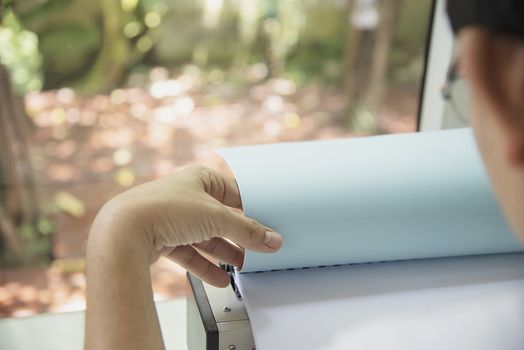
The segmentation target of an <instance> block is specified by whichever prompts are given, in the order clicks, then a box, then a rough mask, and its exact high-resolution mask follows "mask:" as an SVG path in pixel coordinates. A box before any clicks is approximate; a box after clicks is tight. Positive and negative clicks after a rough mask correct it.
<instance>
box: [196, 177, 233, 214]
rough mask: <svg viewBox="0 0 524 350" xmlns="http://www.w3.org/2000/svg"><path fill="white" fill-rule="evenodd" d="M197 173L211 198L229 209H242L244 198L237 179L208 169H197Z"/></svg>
mask: <svg viewBox="0 0 524 350" xmlns="http://www.w3.org/2000/svg"><path fill="white" fill-rule="evenodd" d="M195 171H196V172H197V174H196V175H197V176H198V179H199V180H200V182H201V183H202V186H203V188H204V191H206V192H207V193H208V194H209V195H210V196H211V197H213V198H215V199H216V200H217V201H219V202H220V203H222V204H224V205H227V206H228V207H232V208H236V209H242V198H241V197H240V190H239V188H238V184H237V181H236V180H235V178H233V177H231V176H227V175H224V174H221V173H219V172H218V171H216V170H213V169H210V168H206V167H197V168H196V169H195Z"/></svg>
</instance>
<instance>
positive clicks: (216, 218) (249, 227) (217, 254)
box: [91, 166, 282, 287]
mask: <svg viewBox="0 0 524 350" xmlns="http://www.w3.org/2000/svg"><path fill="white" fill-rule="evenodd" d="M231 208H237V209H242V203H241V198H240V193H239V190H238V187H237V184H236V181H235V180H234V179H233V178H231V177H228V176H225V175H222V174H220V173H218V172H216V171H214V170H212V169H208V168H205V167H201V166H191V167H188V168H185V169H183V170H181V171H178V172H176V173H174V174H172V175H169V176H166V177H163V178H161V179H158V180H155V181H152V182H149V183H145V184H143V185H140V186H137V187H135V188H132V189H130V190H128V191H126V192H124V193H122V194H120V195H118V196H116V197H114V198H113V199H111V200H110V201H109V202H108V203H107V204H106V205H105V206H104V207H103V208H102V210H101V211H100V213H99V214H98V215H97V218H96V219H95V223H94V224H93V228H92V230H91V235H104V233H100V232H106V233H107V234H111V235H113V237H111V240H115V239H116V240H119V239H121V240H126V243H128V242H129V241H136V242H137V244H138V245H140V246H142V247H143V249H144V250H145V251H146V254H149V257H150V261H153V262H154V261H156V260H157V259H158V257H159V256H161V255H164V256H167V257H168V258H169V259H171V260H173V261H174V262H176V263H178V264H179V265H181V266H182V267H184V268H186V269H187V270H189V271H191V272H192V273H194V274H195V275H197V276H198V277H200V278H201V279H202V280H204V281H206V282H208V283H210V284H212V285H215V286H220V287H225V286H227V285H228V284H229V276H228V275H227V273H226V272H225V271H223V270H222V269H220V268H219V267H218V266H216V265H215V264H213V263H212V262H211V261H209V260H208V259H206V258H205V257H204V256H202V255H201V254H200V253H199V251H200V252H203V253H206V254H207V255H209V256H211V257H213V258H216V259H218V260H220V261H222V262H225V263H229V264H233V265H235V266H241V265H242V263H243V260H244V248H246V249H252V250H255V251H259V252H274V251H276V250H278V249H279V248H280V247H281V245H282V237H281V236H280V235H279V234H278V233H276V232H275V231H274V230H272V229H270V228H268V227H266V226H264V225H262V224H260V223H258V222H257V221H255V220H253V219H250V218H247V217H245V216H243V215H241V214H240V213H237V212H235V211H234V210H232V209H231ZM108 228H109V229H108ZM136 238H138V239H136ZM102 239H103V238H102ZM232 242H234V243H232ZM235 243H236V244H235Z"/></svg>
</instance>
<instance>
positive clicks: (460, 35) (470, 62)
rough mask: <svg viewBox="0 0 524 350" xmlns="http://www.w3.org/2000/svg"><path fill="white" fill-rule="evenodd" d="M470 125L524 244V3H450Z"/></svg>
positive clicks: (514, 0) (473, 0)
mask: <svg viewBox="0 0 524 350" xmlns="http://www.w3.org/2000/svg"><path fill="white" fill-rule="evenodd" d="M448 14H449V17H450V22H451V25H452V28H453V30H454V32H455V34H456V38H457V44H458V56H457V59H458V61H457V63H458V69H459V72H460V73H459V74H461V75H462V76H463V77H464V78H465V79H466V80H467V81H468V82H469V87H470V91H471V108H470V116H469V117H470V122H471V126H472V128H473V130H474V133H475V137H476V140H477V144H478V147H479V150H480V153H481V155H482V159H483V161H484V164H485V166H486V169H487V171H488V174H489V177H490V180H491V183H492V185H493V188H494V191H495V194H496V196H497V199H498V201H499V203H500V205H501V207H502V210H503V212H504V214H505V215H506V218H507V219H508V221H509V223H510V225H511V227H512V228H513V230H514V231H515V233H517V234H518V235H519V237H520V239H521V241H523V242H524V1H522V0H448Z"/></svg>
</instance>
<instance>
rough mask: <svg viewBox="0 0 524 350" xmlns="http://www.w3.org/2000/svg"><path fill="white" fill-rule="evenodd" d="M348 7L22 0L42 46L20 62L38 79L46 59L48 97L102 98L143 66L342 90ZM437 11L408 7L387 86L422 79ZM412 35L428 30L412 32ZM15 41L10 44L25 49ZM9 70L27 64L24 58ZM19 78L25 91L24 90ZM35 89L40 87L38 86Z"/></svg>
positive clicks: (416, 4)
mask: <svg viewBox="0 0 524 350" xmlns="http://www.w3.org/2000/svg"><path fill="white" fill-rule="evenodd" d="M348 3H349V1H348V2H344V1H340V0H322V1H321V0H280V1H277V0H224V1H223V2H210V1H205V0H195V1H181V0H178V1H174V0H107V1H106V0H104V1H103V2H99V1H92V0H52V1H44V2H42V1H40V0H24V1H21V2H16V4H15V5H14V8H15V11H16V14H17V16H18V18H19V19H20V22H21V23H22V24H23V26H24V27H25V28H26V30H27V29H28V30H31V31H33V32H34V33H35V34H36V35H37V37H38V38H39V41H40V45H39V51H35V50H33V51H32V55H33V56H34V57H33V58H31V60H32V61H31V63H28V62H24V63H23V65H24V66H26V67H29V68H28V69H29V71H30V73H29V75H31V76H32V77H33V76H34V75H35V74H36V73H34V72H39V70H40V68H39V67H40V66H39V65H38V64H37V63H38V62H40V61H42V57H43V67H44V70H43V74H44V77H45V79H44V81H45V88H57V87H61V86H64V85H69V86H74V87H77V88H79V89H83V87H87V88H88V89H87V90H89V91H90V92H96V91H106V90H108V89H110V88H113V87H115V84H118V83H121V82H122V81H123V80H124V79H122V78H125V76H126V74H128V73H129V72H131V71H132V70H133V68H134V67H136V66H144V65H146V66H147V65H149V66H155V65H163V66H168V67H179V66H182V65H185V64H194V65H197V66H198V67H200V69H202V70H209V71H211V70H213V69H220V70H223V71H225V72H231V71H239V70H242V69H244V70H245V69H246V68H247V67H248V65H250V64H252V63H263V64H265V65H266V66H267V67H268V68H269V72H270V74H273V75H283V76H288V77H292V78H293V79H294V80H295V81H296V82H297V83H299V84H300V83H307V82H310V81H311V80H314V81H315V82H320V83H327V84H342V83H343V81H342V80H343V78H344V76H345V75H344V69H345V66H344V64H345V63H344V56H345V53H346V52H345V49H346V46H347V44H348V40H347V34H348V33H347V31H348V8H347V5H348ZM430 5H431V0H404V1H402V2H401V5H400V9H399V13H398V19H397V21H398V22H397V26H396V29H395V33H394V38H393V41H394V44H393V46H392V51H391V53H390V55H389V65H388V67H389V72H388V77H389V79H390V80H391V81H393V82H395V83H413V82H415V81H417V80H418V78H419V77H418V74H419V71H420V69H419V68H420V65H421V64H422V63H423V61H422V60H421V57H422V53H423V45H421V43H423V42H424V41H425V33H426V30H425V29H426V28H427V24H428V23H427V21H428V14H429V12H428V10H429V8H430ZM414 27H416V28H423V30H416V31H413V28H414ZM19 30H22V29H21V27H19ZM26 30H23V31H24V32H26ZM34 38H35V36H33V39H31V40H33V41H35V40H34ZM10 40H11V45H13V42H18V41H19V40H18V38H16V39H10ZM25 40H28V39H27V38H26V39H25ZM33 46H35V45H33ZM38 53H40V54H38ZM5 55H8V54H5ZM27 59H29V57H27V58H26V60H27ZM12 61H17V62H21V63H20V64H19V65H22V61H21V60H19V59H18V58H17V59H14V60H12ZM10 69H11V68H10ZM27 75H28V73H27V72H26V73H17V76H18V77H20V76H21V77H22V78H24V77H25V76H27ZM225 76H226V78H227V77H230V76H232V75H231V74H228V73H226V74H225ZM17 79H18V82H19V83H18V84H19V85H20V81H25V80H24V79H21V78H17ZM40 79H41V76H40ZM32 81H33V83H32V84H33V88H34V87H35V86H36V85H37V84H36V83H35V82H36V80H32ZM23 84H26V85H27V82H26V83H22V85H23ZM22 90H25V91H27V90H28V88H27V87H23V88H22Z"/></svg>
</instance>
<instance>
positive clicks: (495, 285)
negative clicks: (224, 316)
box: [237, 254, 524, 350]
mask: <svg viewBox="0 0 524 350" xmlns="http://www.w3.org/2000/svg"><path fill="white" fill-rule="evenodd" d="M237 279H238V282H239V284H240V286H241V289H242V295H243V297H244V303H245V304H246V307H247V310H248V314H249V318H250V322H251V326H252V329H253V333H254V337H255V344H256V347H257V350H275V349H301V350H308V349H315V350H318V349H324V350H328V349H329V350H332V349H359V350H360V349H367V350H378V349H380V350H382V349H402V350H420V349H435V350H442V349H460V350H500V349H504V350H513V349H515V350H521V349H524V332H523V331H522V330H523V329H524V255H522V254H504V255H486V256H476V257H459V258H441V259H425V260H420V261H401V262H389V263H374V264H362V265H354V266H340V267H327V268H312V269H305V270H294V271H276V272H262V273H248V274H240V275H237Z"/></svg>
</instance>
